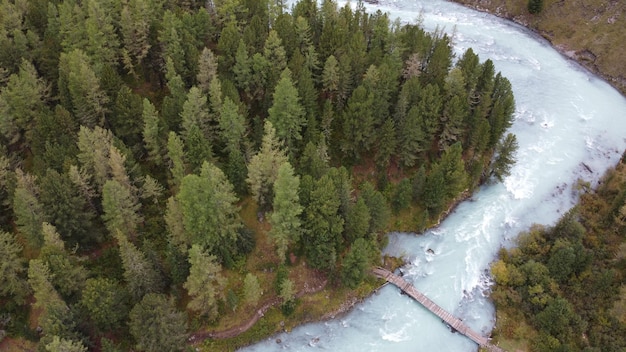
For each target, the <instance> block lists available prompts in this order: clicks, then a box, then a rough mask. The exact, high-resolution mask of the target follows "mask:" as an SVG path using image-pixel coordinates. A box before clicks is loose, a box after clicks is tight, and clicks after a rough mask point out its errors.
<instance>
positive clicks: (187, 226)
mask: <svg viewBox="0 0 626 352" xmlns="http://www.w3.org/2000/svg"><path fill="white" fill-rule="evenodd" d="M176 200H177V201H178V203H179V204H180V211H181V213H182V221H183V225H184V232H185V238H186V240H185V242H186V243H192V244H199V245H201V246H202V247H204V248H206V249H207V251H208V252H209V253H211V254H214V255H218V256H219V257H220V259H221V260H228V259H232V258H233V256H234V255H235V251H236V248H235V243H236V240H237V230H238V229H239V228H240V227H241V219H240V218H239V213H238V212H239V207H237V206H236V205H235V203H236V202H237V197H236V196H235V193H234V190H233V186H232V184H230V182H229V181H228V180H227V179H226V176H225V175H224V173H223V172H222V171H221V170H220V169H219V168H217V166H215V165H213V164H210V163H207V162H205V163H204V164H203V165H202V170H201V173H200V175H194V174H190V175H187V176H185V177H184V178H183V181H182V183H181V186H180V192H179V193H178V195H177V196H176Z"/></svg>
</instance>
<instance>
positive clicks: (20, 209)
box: [13, 169, 47, 249]
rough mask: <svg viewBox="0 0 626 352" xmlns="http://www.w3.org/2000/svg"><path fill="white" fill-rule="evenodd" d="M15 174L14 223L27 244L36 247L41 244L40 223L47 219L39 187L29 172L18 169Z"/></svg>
mask: <svg viewBox="0 0 626 352" xmlns="http://www.w3.org/2000/svg"><path fill="white" fill-rule="evenodd" d="M16 175H17V187H16V188H15V192H14V194H13V213H14V214H15V225H17V229H18V231H19V233H21V234H22V235H24V237H25V238H26V242H27V243H28V245H29V246H30V247H31V248H33V249H37V248H40V247H41V246H42V245H43V236H42V233H41V224H42V223H43V222H44V221H46V220H47V216H46V213H45V209H44V208H43V205H42V204H41V202H40V201H39V193H40V191H39V187H38V186H37V185H36V184H35V179H34V177H33V176H31V175H30V174H24V173H23V172H22V171H21V170H19V169H18V170H16Z"/></svg>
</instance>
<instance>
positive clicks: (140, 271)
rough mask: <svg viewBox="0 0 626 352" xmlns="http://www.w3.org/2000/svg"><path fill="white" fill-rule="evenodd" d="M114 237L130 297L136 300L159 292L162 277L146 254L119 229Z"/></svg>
mask: <svg viewBox="0 0 626 352" xmlns="http://www.w3.org/2000/svg"><path fill="white" fill-rule="evenodd" d="M115 238H116V239H117V244H118V246H119V247H120V257H121V258H122V266H123V267H124V281H126V287H127V289H128V293H130V295H131V297H132V299H133V300H134V301H135V302H136V301H139V300H141V298H142V297H143V296H145V295H146V294H148V293H154V292H159V291H160V290H161V287H162V285H163V281H162V278H161V277H160V275H159V273H158V272H157V271H156V270H155V268H154V267H153V266H152V264H151V263H150V262H149V261H148V259H147V258H146V255H145V254H144V253H143V252H142V251H140V250H139V249H137V247H135V245H134V244H132V243H131V242H129V241H128V239H127V238H126V235H124V234H123V233H121V232H120V231H117V232H116V234H115Z"/></svg>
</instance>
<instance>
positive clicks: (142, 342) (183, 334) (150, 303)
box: [128, 293, 187, 352]
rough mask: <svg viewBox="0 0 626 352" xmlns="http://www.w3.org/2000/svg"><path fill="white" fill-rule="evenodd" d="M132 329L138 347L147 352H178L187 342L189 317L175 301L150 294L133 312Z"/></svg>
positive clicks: (131, 314)
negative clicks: (180, 309)
mask: <svg viewBox="0 0 626 352" xmlns="http://www.w3.org/2000/svg"><path fill="white" fill-rule="evenodd" d="M128 327H129V330H130V333H131V335H132V336H133V337H134V338H135V342H136V344H135V347H136V348H137V349H138V350H141V351H146V352H177V351H182V350H184V348H185V346H186V342H187V317H186V314H185V313H184V312H180V311H179V310H178V309H176V306H175V305H174V301H173V300H172V299H168V297H167V296H165V295H162V294H155V293H149V294H147V295H146V296H145V297H144V298H143V299H142V300H141V302H139V303H137V304H136V305H135V307H133V309H132V310H131V312H130V320H129V322H128Z"/></svg>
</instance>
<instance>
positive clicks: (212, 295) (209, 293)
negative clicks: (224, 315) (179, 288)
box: [183, 244, 226, 320]
mask: <svg viewBox="0 0 626 352" xmlns="http://www.w3.org/2000/svg"><path fill="white" fill-rule="evenodd" d="M189 265H190V268H189V276H188V277H187V281H186V282H185V284H184V285H183V287H184V288H185V289H187V292H188V293H189V296H191V300H190V301H189V303H188V304H187V308H189V309H191V310H193V311H196V312H198V313H200V314H201V315H203V316H207V317H208V318H209V319H211V320H213V319H216V318H217V303H218V300H220V299H224V288H225V286H226V280H225V279H224V277H223V276H222V274H221V271H222V268H221V267H220V265H219V263H218V262H217V257H215V256H214V255H209V254H208V253H207V252H205V251H203V250H202V248H201V247H200V246H199V245H197V244H194V245H192V246H191V248H190V249H189Z"/></svg>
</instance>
